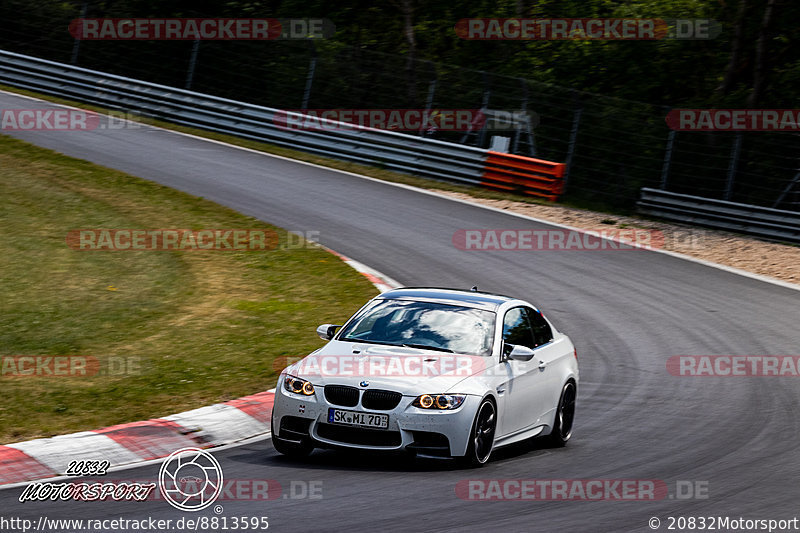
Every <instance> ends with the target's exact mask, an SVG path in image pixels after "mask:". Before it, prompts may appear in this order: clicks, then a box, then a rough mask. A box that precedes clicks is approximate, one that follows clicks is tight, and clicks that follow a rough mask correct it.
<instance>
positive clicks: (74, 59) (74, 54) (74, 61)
mask: <svg viewBox="0 0 800 533" xmlns="http://www.w3.org/2000/svg"><path fill="white" fill-rule="evenodd" d="M87 9H89V2H84V3H83V7H82V8H81V19H85V18H86V10H87ZM81 27H82V24H81ZM80 49H81V40H80V39H79V38H75V43H74V44H73V45H72V57H71V58H70V60H69V62H70V64H72V65H76V64H77V63H78V52H80Z"/></svg>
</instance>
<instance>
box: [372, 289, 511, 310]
mask: <svg viewBox="0 0 800 533" xmlns="http://www.w3.org/2000/svg"><path fill="white" fill-rule="evenodd" d="M377 298H381V299H384V300H419V301H427V302H432V301H435V302H440V303H443V304H449V305H461V306H465V307H476V308H480V309H487V310H491V311H494V310H496V309H497V308H498V307H500V306H501V305H503V304H504V303H506V302H510V301H513V300H516V298H511V297H510V296H504V295H502V294H493V293H490V292H481V291H471V290H463V289H448V288H441V287H402V288H399V289H393V290H390V291H387V292H384V293H383V294H381V295H379V296H377Z"/></svg>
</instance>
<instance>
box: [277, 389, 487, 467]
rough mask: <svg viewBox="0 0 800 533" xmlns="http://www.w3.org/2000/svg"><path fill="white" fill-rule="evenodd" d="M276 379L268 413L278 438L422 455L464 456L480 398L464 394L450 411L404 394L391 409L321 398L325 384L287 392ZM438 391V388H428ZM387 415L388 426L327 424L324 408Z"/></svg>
mask: <svg viewBox="0 0 800 533" xmlns="http://www.w3.org/2000/svg"><path fill="white" fill-rule="evenodd" d="M281 385H282V383H279V386H278V388H277V389H276V392H275V404H274V407H273V411H272V424H273V426H272V432H273V434H274V435H276V436H277V437H278V438H279V439H281V440H286V441H294V442H298V441H306V442H308V440H309V439H310V440H311V441H312V443H313V445H314V446H316V447H336V448H354V449H362V450H363V449H366V450H380V451H393V450H408V451H414V452H415V453H417V455H420V456H432V457H447V456H451V457H458V456H463V455H465V454H466V451H467V445H468V442H469V435H470V431H471V429H472V423H473V421H474V418H475V412H476V411H477V409H478V405H479V404H480V402H481V398H480V397H479V396H474V395H467V397H466V398H465V399H464V403H462V404H461V406H459V407H458V408H457V409H453V410H426V409H420V408H418V407H414V406H413V405H411V403H412V402H413V401H414V398H415V397H412V396H403V398H402V399H401V400H400V403H399V404H398V405H397V407H395V408H394V409H391V410H375V409H366V408H364V407H362V406H361V402H360V401H359V404H358V405H356V406H354V407H345V406H341V405H334V404H332V403H329V402H328V401H327V400H326V399H325V394H324V387H317V388H316V390H315V393H314V395H312V396H303V395H300V394H295V393H292V392H289V391H287V390H285V389H284V388H283V387H282V386H281ZM432 392H440V391H432ZM330 408H335V409H342V410H346V411H355V412H359V413H369V414H384V415H388V416H389V425H388V427H387V428H386V429H367V428H359V427H354V426H349V425H345V424H335V423H329V422H328V409H330Z"/></svg>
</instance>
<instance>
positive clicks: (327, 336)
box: [317, 324, 342, 341]
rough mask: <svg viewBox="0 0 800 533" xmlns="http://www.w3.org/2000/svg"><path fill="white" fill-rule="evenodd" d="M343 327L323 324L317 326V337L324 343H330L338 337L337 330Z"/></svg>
mask: <svg viewBox="0 0 800 533" xmlns="http://www.w3.org/2000/svg"><path fill="white" fill-rule="evenodd" d="M340 327H342V326H341V324H322V325H321V326H317V335H319V338H320V339H322V340H324V341H329V340H331V339H332V338H333V336H334V335H336V329H337V328H340Z"/></svg>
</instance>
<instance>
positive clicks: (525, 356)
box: [503, 344, 535, 361]
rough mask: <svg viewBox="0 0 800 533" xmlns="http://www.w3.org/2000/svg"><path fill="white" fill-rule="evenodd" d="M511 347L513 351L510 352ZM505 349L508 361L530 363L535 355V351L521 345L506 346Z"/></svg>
mask: <svg viewBox="0 0 800 533" xmlns="http://www.w3.org/2000/svg"><path fill="white" fill-rule="evenodd" d="M509 347H511V351H508V348H509ZM503 348H505V350H504V352H505V353H506V359H513V360H515V361H530V360H531V359H533V356H534V354H535V352H534V351H533V350H531V349H530V348H528V347H527V346H523V345H521V344H506V345H505V346H504V347H503Z"/></svg>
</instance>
